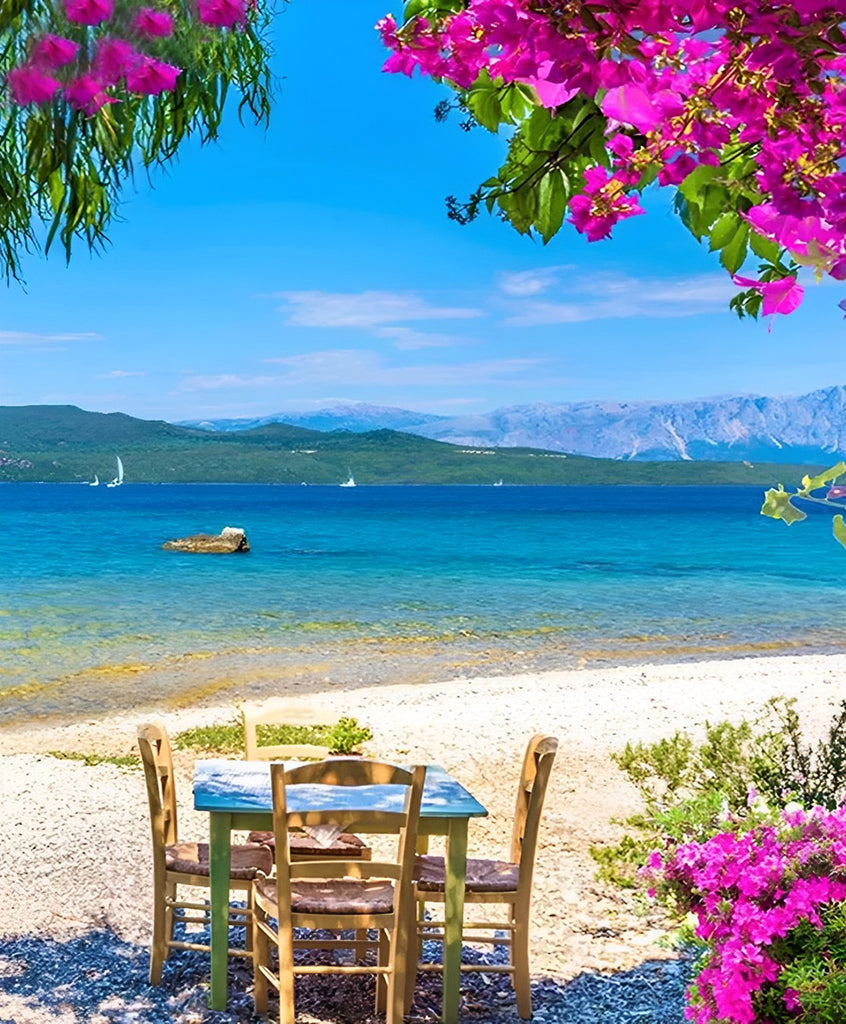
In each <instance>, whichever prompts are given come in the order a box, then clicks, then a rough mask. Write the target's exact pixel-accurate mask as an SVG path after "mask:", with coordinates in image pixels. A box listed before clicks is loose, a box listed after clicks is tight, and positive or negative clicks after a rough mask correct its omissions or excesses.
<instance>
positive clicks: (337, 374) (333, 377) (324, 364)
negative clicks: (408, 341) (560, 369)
mask: <svg viewBox="0 0 846 1024" xmlns="http://www.w3.org/2000/svg"><path fill="white" fill-rule="evenodd" d="M265 362H267V363H273V364H274V365H276V366H279V367H281V372H280V375H279V377H278V378H277V383H278V384H280V385H282V386H285V387H303V386H305V385H311V384H335V385H337V383H338V381H343V382H344V384H345V385H347V386H352V385H358V384H365V385H375V386H383V387H402V386H406V385H407V386H411V387H419V386H453V385H456V384H462V385H466V384H467V383H468V381H472V382H473V384H484V383H486V382H488V381H494V380H503V379H507V380H510V379H513V378H514V377H515V375H517V374H520V373H523V372H525V371H528V370H531V369H534V368H535V367H537V365H538V364H539V363H540V360H538V359H486V360H478V361H476V362H469V363H435V364H418V365H411V366H391V365H388V364H386V363H385V362H384V361H383V359H382V357H381V356H380V355H379V353H378V352H373V351H371V350H369V349H330V350H326V351H323V352H307V353H303V354H302V355H296V356H284V357H281V358H279V359H267V360H265Z"/></svg>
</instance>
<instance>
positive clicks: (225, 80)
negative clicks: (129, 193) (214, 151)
mask: <svg viewBox="0 0 846 1024" xmlns="http://www.w3.org/2000/svg"><path fill="white" fill-rule="evenodd" d="M270 13H271V12H270V10H269V8H268V7H267V6H262V5H260V4H258V3H253V2H249V3H248V0H197V3H194V2H192V0H153V2H152V3H144V2H142V0H51V2H46V0H0V115H2V121H0V269H2V271H3V272H4V273H5V275H6V277H7V279H9V278H18V277H19V276H20V274H21V256H22V253H23V252H25V251H27V250H35V249H38V248H44V249H45V250H49V249H50V247H51V245H53V243H54V241H55V240H56V238H58V239H60V241H61V243H62V246H63V248H64V251H65V254H66V256H67V257H68V258H70V254H71V249H72V246H73V242H74V239H76V238H81V239H83V240H84V241H85V242H86V243H87V244H88V246H90V247H92V248H94V247H96V246H98V245H102V244H103V243H104V242H105V241H106V238H107V235H106V232H107V230H108V227H109V223H110V221H111V219H112V216H113V214H114V211H115V209H116V207H117V204H118V202H119V198H120V194H121V190H122V188H123V187H124V186H125V184H126V182H127V180H128V179H130V178H131V177H132V175H133V173H134V171H135V169H136V167H143V168H146V169H151V168H153V167H155V166H156V165H160V164H164V163H166V162H167V161H168V160H170V159H172V158H173V157H174V156H175V154H176V152H177V150H178V148H179V146H180V144H181V143H182V142H183V141H184V140H185V139H186V138H188V137H189V136H191V135H193V134H197V135H198V136H199V137H200V139H201V140H202V141H203V142H206V141H208V140H211V139H213V138H215V137H216V135H217V133H218V130H219V128H220V125H221V122H222V118H223V112H224V107H225V102H226V98H227V95H228V92H229V90H230V87H232V88H234V89H235V90H237V92H239V93H240V97H241V99H240V112H241V113H242V114H243V113H244V112H248V113H249V114H250V115H251V116H252V117H254V118H255V119H256V121H258V122H262V121H266V119H267V117H268V115H269V109H270V107H269V104H270V78H269V69H268V60H269V52H268V44H267V27H268V21H269V17H270Z"/></svg>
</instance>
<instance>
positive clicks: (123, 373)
mask: <svg viewBox="0 0 846 1024" xmlns="http://www.w3.org/2000/svg"><path fill="white" fill-rule="evenodd" d="M146 376H147V374H146V373H145V372H144V371H143V370H109V372H108V373H98V374H97V377H98V379H100V380H108V379H111V378H114V377H146Z"/></svg>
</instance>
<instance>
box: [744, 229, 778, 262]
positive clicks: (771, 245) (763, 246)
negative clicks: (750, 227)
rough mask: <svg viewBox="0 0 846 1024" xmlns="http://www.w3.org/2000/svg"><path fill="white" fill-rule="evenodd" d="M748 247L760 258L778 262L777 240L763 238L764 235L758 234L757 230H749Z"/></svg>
mask: <svg viewBox="0 0 846 1024" xmlns="http://www.w3.org/2000/svg"><path fill="white" fill-rule="evenodd" d="M749 248H750V249H751V250H752V252H754V253H755V255H756V256H758V257H760V258H761V259H762V260H768V261H769V262H770V263H776V262H778V254H779V245H778V242H773V241H772V240H771V239H769V238H764V236H763V235H759V234H758V232H757V231H750V232H749Z"/></svg>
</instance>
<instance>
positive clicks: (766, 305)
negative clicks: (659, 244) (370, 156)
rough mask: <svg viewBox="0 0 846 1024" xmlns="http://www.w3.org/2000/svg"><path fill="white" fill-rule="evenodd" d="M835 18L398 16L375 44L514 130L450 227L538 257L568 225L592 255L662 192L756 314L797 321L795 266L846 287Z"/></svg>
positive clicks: (830, 6)
mask: <svg viewBox="0 0 846 1024" xmlns="http://www.w3.org/2000/svg"><path fill="white" fill-rule="evenodd" d="M844 18H846V5H844V2H843V0H660V2H659V0H646V2H643V0H638V2H635V0H409V2H408V3H406V5H405V12H404V20H403V22H402V24H398V23H397V22H396V20H395V19H394V18H393V17H392V16H390V15H388V16H387V17H385V18H384V19H383V20H382V21H381V22H380V23H379V26H378V28H379V31H380V32H381V35H382V39H383V40H384V42H385V44H386V46H387V47H388V48H389V49H390V50H391V51H392V52H391V55H390V56H389V58H388V60H387V62H386V64H385V69H386V70H387V71H390V72H401V73H404V74H408V75H411V74H412V73H413V72H414V70H415V69H416V70H418V71H420V72H421V73H422V74H424V75H428V76H431V77H432V78H435V79H437V80H439V81H443V82H445V83H446V84H447V85H449V86H450V87H451V88H452V89H454V90H455V91H456V92H457V93H458V96H459V101H460V104H461V105H462V106H463V107H464V108H465V109H466V110H467V112H468V113H469V114H470V115H471V117H472V118H473V119H474V120H475V121H476V122H478V123H479V124H481V125H483V126H485V127H486V128H488V129H489V130H491V131H497V130H499V129H500V127H501V126H507V128H508V130H509V131H510V132H511V139H510V144H509V153H508V158H507V160H506V162H505V163H504V164H503V166H502V167H501V168H500V170H499V172H498V173H497V174H496V175H494V176H493V177H492V178H490V179H488V180H487V181H486V182H484V183H483V184H482V185H481V186H480V188H479V189H478V190H477V192H476V193H474V195H472V196H471V197H470V199H469V200H468V201H467V202H466V203H459V202H458V201H457V200H455V199H452V200H451V201H450V202H449V206H450V214H451V216H453V217H455V218H456V219H459V220H468V219H472V218H473V217H474V216H476V214H477V212H478V210H479V209H480V208H481V207H482V206H486V207H487V208H488V209H489V210H491V211H493V210H494V209H498V211H499V213H500V215H501V216H502V217H504V218H505V219H506V220H508V221H510V222H511V223H512V224H513V225H514V227H515V228H517V230H518V231H521V232H530V231H536V232H537V233H538V234H540V235H541V236H542V238H543V239H544V241H548V240H549V239H550V238H551V237H552V236H553V235H555V234H556V233H557V232H558V230H559V229H560V228H561V226H562V224H563V222H564V219H565V217H566V218H567V219H568V220H569V221H570V222H571V223H572V224H573V225H574V226H575V228H576V229H577V230H578V231H581V232H583V233H584V234H585V235H586V236H587V237H588V239H589V240H591V241H594V240H598V239H600V238H605V237H607V236H608V235H609V234H610V233H611V230H612V229H613V227H614V225H615V224H616V223H618V222H619V221H620V220H623V219H625V218H628V217H631V216H633V215H635V214H640V213H642V212H643V210H642V208H641V207H640V204H639V202H638V198H637V193H639V192H640V191H642V190H643V189H644V188H646V187H647V186H648V185H650V184H651V183H652V182H654V181H657V183H658V184H659V185H662V186H669V187H671V188H674V189H675V190H676V210H677V212H678V214H679V216H680V217H681V219H682V221H683V223H684V224H685V225H686V227H687V228H688V229H689V230H690V231H691V233H692V234H693V235H694V236H695V237H696V238H697V239H700V240H701V239H706V238H707V239H708V242H709V245H710V248H711V250H712V251H719V254H720V262H721V263H722V265H723V267H724V268H725V269H726V270H727V271H728V272H729V273H730V274H731V275H733V278H734V281H735V283H736V284H738V286H739V287H740V288H742V289H743V291H741V292H739V293H738V295H737V296H735V298H734V299H733V300H732V303H731V305H732V306H733V308H734V309H735V310H736V311H737V312H738V313H739V315H741V316H743V315H745V314H750V315H753V316H756V315H757V314H758V313H759V312H763V313H764V314H770V313H790V312H792V311H793V310H795V309H796V308H797V307H798V306H799V304H800V303H801V301H802V296H803V291H804V290H803V287H802V285H800V284H799V282H798V279H797V274H798V271H799V269H800V267H802V266H805V267H811V268H813V270H814V272H815V274H816V275H817V277H821V276H823V275H828V276H830V277H832V278H834V279H836V280H844V279H846V172H845V171H844V169H843V158H844V155H846V148H845V147H846V130H844V128H846V82H844V72H846V34H844ZM747 259H753V260H757V261H758V267H757V272H756V274H755V276H754V277H748V276H739V275H738V271H739V270H740V269H741V268H742V267H743V266H744V264H745V263H746V262H747Z"/></svg>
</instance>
